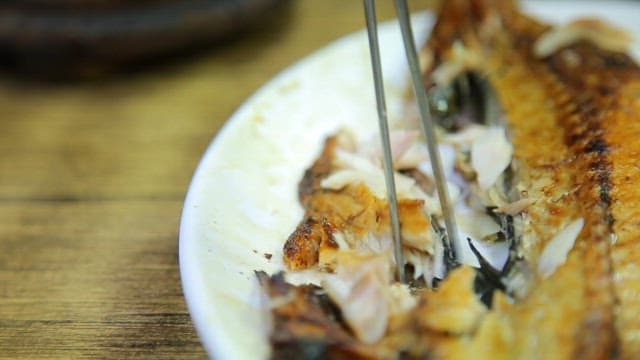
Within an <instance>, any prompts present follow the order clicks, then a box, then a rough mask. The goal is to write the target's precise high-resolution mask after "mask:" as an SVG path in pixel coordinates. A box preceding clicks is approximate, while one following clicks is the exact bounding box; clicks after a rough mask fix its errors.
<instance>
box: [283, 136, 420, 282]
mask: <svg viewBox="0 0 640 360" xmlns="http://www.w3.org/2000/svg"><path fill="white" fill-rule="evenodd" d="M337 141H338V140H337V138H336V137H335V136H334V137H330V138H328V139H327V140H326V141H325V145H324V148H323V151H322V153H321V155H320V157H319V158H318V159H317V160H316V161H315V163H314V164H313V165H312V166H311V167H310V168H309V169H308V170H307V171H306V173H305V175H304V177H303V179H302V181H301V182H300V186H299V198H300V203H301V204H302V206H303V207H304V209H305V219H304V220H303V221H301V222H300V224H299V225H298V226H297V228H296V230H295V231H294V232H293V233H292V234H291V235H290V236H289V238H288V239H287V241H286V243H285V245H284V248H283V252H284V262H285V264H286V265H287V267H288V268H289V269H291V270H303V269H308V268H311V267H313V266H315V265H317V264H318V263H319V262H320V266H321V267H325V266H330V265H331V264H330V262H331V255H332V252H333V251H335V250H337V249H338V245H337V243H336V242H335V240H334V239H333V236H334V234H335V233H336V232H338V231H339V232H341V233H348V234H350V235H352V236H353V237H354V238H357V239H359V238H362V237H364V236H365V235H366V234H373V235H376V236H383V235H384V234H385V233H388V232H389V229H390V225H389V224H390V219H389V205H388V203H387V201H386V200H384V199H379V198H377V197H376V196H374V195H373V194H372V193H371V192H370V191H369V190H368V188H367V187H366V186H365V185H363V184H353V185H349V186H347V187H345V188H343V189H340V190H330V189H323V188H322V186H321V185H320V182H321V180H322V179H324V178H325V177H327V176H328V175H329V174H330V173H331V172H332V171H334V170H335V167H334V165H333V159H334V153H335V151H336V147H337ZM423 208H424V203H423V201H422V200H414V199H400V200H399V201H398V212H399V215H400V221H401V223H402V234H403V236H404V237H411V236H412V235H413V236H416V234H423V233H425V232H428V231H429V230H430V228H431V222H430V219H429V217H428V215H427V214H426V213H425V212H424V210H423ZM322 257H324V259H321V258H322ZM323 260H324V261H323Z"/></svg>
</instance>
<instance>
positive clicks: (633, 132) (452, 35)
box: [424, 0, 640, 359]
mask: <svg viewBox="0 0 640 360" xmlns="http://www.w3.org/2000/svg"><path fill="white" fill-rule="evenodd" d="M547 30H548V27H547V26H546V25H544V24H541V23H538V22H536V21H534V20H532V19H530V18H527V17H525V16H523V15H522V14H520V13H518V11H517V9H515V7H514V5H513V3H511V2H509V1H498V0H495V1H491V0H475V1H474V0H472V1H467V0H452V1H446V2H443V8H442V9H441V12H440V14H439V17H438V22H437V24H436V26H435V28H434V32H433V34H432V37H431V39H430V40H429V43H428V45H427V47H426V51H425V52H424V53H425V54H427V56H432V58H431V59H430V60H431V61H428V62H427V63H430V64H431V67H430V68H428V69H427V71H426V72H425V81H426V83H427V84H430V82H431V78H430V74H431V71H432V70H434V69H435V68H437V66H439V65H440V64H441V63H442V62H444V61H447V56H448V55H447V54H448V52H449V50H450V49H451V48H452V47H453V46H454V43H455V42H459V43H462V44H464V46H465V47H467V48H469V49H470V50H471V51H472V52H475V53H476V54H479V57H480V58H482V59H483V61H480V62H477V63H475V64H474V65H473V66H472V67H471V68H470V70H473V71H477V72H479V73H481V74H483V75H485V76H486V77H487V78H488V80H489V81H490V82H491V84H492V85H493V86H494V88H495V89H496V90H497V93H498V95H499V97H500V100H501V104H502V107H503V110H504V112H505V114H506V117H507V120H508V126H509V128H510V132H511V135H512V142H513V144H514V148H515V154H514V158H515V160H516V161H517V163H518V164H519V174H518V175H519V185H520V186H519V187H520V188H523V189H527V191H528V195H529V196H533V197H535V198H540V199H542V201H538V202H537V203H536V204H535V205H534V206H533V207H532V208H530V209H529V213H528V217H529V220H530V223H529V224H530V225H529V226H527V227H525V229H524V232H525V234H524V235H525V236H524V237H523V241H522V245H521V249H520V250H521V252H522V253H523V254H524V255H525V257H526V258H527V259H528V260H529V261H530V263H531V264H533V265H535V264H536V260H537V256H538V255H539V254H540V252H541V250H542V248H543V246H544V242H545V241H546V240H548V239H549V238H550V235H551V234H553V231H554V230H556V231H557V226H558V225H559V222H562V221H566V220H567V219H572V218H576V217H582V218H584V220H585V225H584V228H583V231H582V233H581V234H580V236H579V238H578V239H577V241H576V244H575V246H574V248H573V250H572V251H571V253H570V254H569V258H568V260H567V262H566V263H565V264H564V265H563V266H561V267H560V268H559V269H558V270H557V271H556V272H555V274H553V276H551V277H550V278H549V279H546V280H538V283H537V284H535V285H534V287H533V289H532V291H531V293H530V295H529V296H528V297H527V298H526V299H524V300H522V301H521V302H519V303H517V304H515V305H514V306H510V307H509V306H508V307H505V308H504V309H496V310H495V311H496V312H497V313H498V315H499V317H502V318H503V324H502V326H503V328H501V329H500V331H503V332H504V331H505V329H506V332H507V333H510V334H509V336H507V337H509V338H511V339H512V340H510V341H506V342H504V345H505V346H506V348H505V347H503V349H505V350H507V352H509V351H508V350H509V349H511V351H512V352H511V354H512V355H513V357H518V358H530V357H531V358H545V359H546V358H581V359H582V358H610V357H613V356H616V355H619V356H620V357H622V358H637V357H638V356H640V331H639V329H640V317H639V316H638V315H640V297H639V296H638V294H640V292H638V290H640V275H638V272H637V271H635V269H636V268H637V266H638V262H639V261H640V251H639V250H638V241H640V239H638V238H639V237H640V228H639V227H640V223H639V222H638V220H636V219H637V218H638V217H637V215H638V212H639V211H640V210H639V209H640V208H639V207H638V205H640V189H638V187H637V186H638V185H637V184H638V182H637V180H639V179H640V169H639V168H638V165H637V164H638V161H637V160H636V159H637V158H638V154H640V136H639V135H640V95H639V94H640V91H639V89H640V69H639V68H638V66H637V65H636V64H634V63H633V61H632V60H631V59H630V58H629V57H628V56H627V55H624V54H620V53H613V52H608V51H605V50H602V49H599V48H598V47H597V46H595V45H593V44H591V43H589V42H586V41H581V42H577V43H575V44H571V45H569V46H567V47H564V48H561V49H559V50H558V51H556V52H554V53H553V54H552V55H550V56H548V57H547V58H543V59H538V58H536V57H535V56H534V54H533V50H532V49H533V44H534V43H535V41H536V40H537V39H538V38H539V36H541V34H543V33H544V32H545V31H547ZM493 331H494V332H495V331H497V330H495V328H494V330H493ZM479 336H485V334H479ZM542 344H544V345H542ZM510 357H511V356H510Z"/></svg>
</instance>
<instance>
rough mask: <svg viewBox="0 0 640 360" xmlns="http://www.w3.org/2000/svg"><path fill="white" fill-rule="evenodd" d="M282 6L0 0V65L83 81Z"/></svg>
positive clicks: (202, 0) (171, 0)
mask: <svg viewBox="0 0 640 360" xmlns="http://www.w3.org/2000/svg"><path fill="white" fill-rule="evenodd" d="M285 2H287V0H4V1H2V2H0V65H1V66H2V69H3V70H5V71H9V72H12V73H20V74H22V75H29V76H34V77H37V78H46V79H67V78H91V77H95V76H98V75H101V74H104V73H106V72H109V71H112V70H117V69H122V68H130V67H134V66H140V65H141V64H146V63H148V62H150V61H152V60H155V59H158V58H159V57H161V56H164V55H170V54H175V53H176V52H180V51H185V50H186V51H188V50H194V49H197V48H203V47H205V46H206V45H209V44H211V43H213V42H215V41H217V40H221V39H223V38H224V37H225V36H228V35H230V34H235V33H238V32H240V31H242V30H243V29H246V28H247V27H250V26H251V25H252V24H256V23H258V22H259V21H260V20H264V19H265V18H268V17H269V16H271V15H272V13H273V12H275V11H278V9H279V8H282V7H283V6H284V4H283V3H285Z"/></svg>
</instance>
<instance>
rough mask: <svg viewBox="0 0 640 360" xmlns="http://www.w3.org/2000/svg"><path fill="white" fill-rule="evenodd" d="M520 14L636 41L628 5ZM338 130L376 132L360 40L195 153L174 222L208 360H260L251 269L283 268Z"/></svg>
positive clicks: (294, 79)
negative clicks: (604, 26)
mask: <svg viewBox="0 0 640 360" xmlns="http://www.w3.org/2000/svg"><path fill="white" fill-rule="evenodd" d="M578 3H579V4H578ZM524 7H525V9H526V10H527V11H528V12H530V13H532V14H535V15H537V16H540V17H542V18H544V19H545V20H547V21H552V22H564V21H567V20H569V19H571V18H573V17H576V16H585V15H595V16H598V17H601V18H604V19H606V20H609V21H611V22H613V23H617V24H619V25H621V26H623V27H625V28H627V29H630V30H631V31H632V32H634V33H637V34H640V25H639V24H638V23H636V19H635V18H636V16H637V14H639V13H640V6H638V5H637V4H635V3H631V2H613V1H604V2H586V1H579V2H578V1H563V2H544V1H541V2H535V3H526V4H525V6H524ZM414 20H415V21H414V31H415V34H417V35H420V34H422V35H423V36H426V34H427V32H428V29H429V27H430V26H431V23H432V19H431V17H430V16H429V15H427V14H423V15H421V16H417V17H415V18H414ZM379 30H380V43H381V49H382V59H383V69H384V74H385V86H386V89H387V102H388V104H387V106H388V110H389V116H390V121H392V122H393V121H394V119H397V118H398V116H399V115H400V114H401V110H402V100H401V96H402V94H403V92H404V91H405V89H406V86H407V84H406V75H405V74H406V73H407V69H406V64H405V61H404V52H403V49H402V48H401V40H400V34H399V31H398V29H397V27H396V24H395V23H390V24H384V25H383V26H381V27H380V29H379ZM422 40H424V39H418V41H422ZM639 54H640V52H639V51H637V49H636V55H639ZM638 58H640V56H638ZM338 128H348V129H353V130H357V131H354V132H355V133H357V134H359V136H361V137H369V136H370V135H371V133H372V132H374V131H377V130H376V129H377V115H376V112H375V98H374V94H373V87H372V80H371V68H370V64H369V54H368V47H367V40H366V34H365V33H364V32H358V33H355V34H352V35H349V36H347V37H345V38H343V39H341V40H339V41H337V42H335V43H333V44H331V45H329V46H327V47H326V48H324V49H321V50H319V51H318V52H316V53H314V54H312V55H311V56H309V57H307V58H305V59H303V60H302V61H300V62H298V63H297V64H295V65H293V66H292V67H290V68H288V69H287V70H285V71H284V72H282V73H281V74H280V75H278V76H277V77H276V78H274V79H273V80H271V81H270V82H268V83H267V84H266V85H265V86H264V87H263V88H262V89H260V90H259V91H258V92H257V93H256V94H255V95H253V96H252V97H251V98H250V99H248V100H247V101H246V102H245V103H244V105H242V106H241V107H240V109H238V111H237V112H236V113H235V114H234V115H233V116H232V117H231V119H229V121H228V122H227V123H226V125H225V127H224V128H223V129H222V130H221V131H220V133H219V134H218V135H217V137H216V139H215V141H213V143H212V144H211V145H210V146H209V148H208V149H207V151H206V153H205V154H204V157H203V159H202V161H201V163H200V165H199V167H198V169H197V171H196V173H195V175H194V177H193V181H192V183H191V186H190V188H189V192H188V195H187V198H186V201H185V205H184V210H183V214H182V222H181V226H180V270H181V276H182V282H183V289H184V293H185V297H186V300H187V305H188V307H189V311H190V312H191V316H192V319H193V321H194V324H195V327H196V329H197V332H198V334H199V336H200V338H201V339H202V343H203V344H204V347H205V349H206V350H207V352H208V353H209V355H210V356H212V357H215V358H218V359H261V358H265V357H267V356H268V354H269V345H268V342H267V332H266V323H265V318H264V316H263V315H262V313H261V312H260V311H259V302H260V296H259V294H260V293H259V289H258V285H257V282H256V281H255V276H254V270H264V271H266V272H268V273H274V272H277V271H278V270H281V269H283V264H282V261H281V256H282V250H281V249H282V245H283V242H284V240H285V239H286V237H287V236H288V235H289V234H290V232H291V231H292V230H293V229H294V228H295V225H296V224H297V223H298V221H299V220H300V218H301V216H302V214H303V212H302V209H301V207H300V206H299V204H298V202H297V183H298V181H299V180H300V178H301V176H302V174H303V172H304V170H305V169H306V168H307V167H308V166H309V165H310V163H311V162H312V160H313V159H314V158H315V157H316V156H317V154H318V151H319V150H320V147H321V145H322V142H323V140H324V138H325V137H326V136H327V135H328V134H330V133H332V132H334V131H336V130H337V129H338ZM363 129H366V130H363ZM269 255H271V256H270V259H268V257H269Z"/></svg>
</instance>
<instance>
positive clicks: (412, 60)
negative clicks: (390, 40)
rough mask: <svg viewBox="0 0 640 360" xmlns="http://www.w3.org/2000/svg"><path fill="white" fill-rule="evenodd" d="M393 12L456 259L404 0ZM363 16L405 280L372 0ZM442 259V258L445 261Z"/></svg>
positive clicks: (444, 189) (446, 194)
mask: <svg viewBox="0 0 640 360" xmlns="http://www.w3.org/2000/svg"><path fill="white" fill-rule="evenodd" d="M395 8H396V13H397V15H398V22H399V24H400V30H401V32H402V40H403V43H404V49H405V53H406V56H407V61H408V63H409V71H410V73H411V80H412V82H413V93H414V96H415V98H416V100H417V102H418V109H419V110H420V119H421V122H420V123H421V125H422V126H421V127H422V132H423V133H424V137H425V139H426V142H427V148H428V150H429V158H430V159H431V166H432V169H433V174H434V175H435V181H436V188H437V191H438V198H439V200H440V207H441V208H442V214H443V217H444V223H445V228H446V237H445V238H444V239H443V241H444V242H445V248H449V249H451V251H450V252H448V254H446V255H445V256H449V257H451V259H446V260H450V261H455V253H454V249H455V247H454V246H452V244H457V243H458V234H457V230H456V223H455V218H454V215H453V207H452V204H451V201H450V198H449V192H448V190H447V181H446V179H445V177H444V171H443V169H442V161H441V160H440V154H439V152H438V143H437V139H436V134H435V129H434V125H433V121H432V117H431V111H430V109H429V104H428V102H427V95H426V91H425V88H424V84H423V82H422V75H421V73H420V66H419V62H418V54H417V52H416V46H415V43H414V38H413V30H412V28H411V20H410V18H409V10H408V6H407V2H406V0H395ZM364 10H365V18H366V22H367V35H368V37H369V51H370V54H371V65H372V69H373V80H374V87H375V94H376V103H377V110H378V120H379V125H380V136H381V140H382V150H383V163H384V175H385V182H386V185H387V199H388V201H389V213H390V215H391V232H392V233H391V235H392V237H393V244H394V256H395V262H396V275H397V278H398V280H399V281H400V282H403V283H404V282H406V276H405V271H404V256H403V254H402V239H401V237H400V218H399V214H398V199H397V194H396V186H395V181H394V177H393V174H394V171H393V160H392V157H391V143H390V140H389V125H388V122H387V108H386V101H385V95H384V84H383V80H382V66H381V64H380V47H379V45H378V29H377V20H376V10H375V1H374V0H364ZM446 260H445V261H446Z"/></svg>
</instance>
